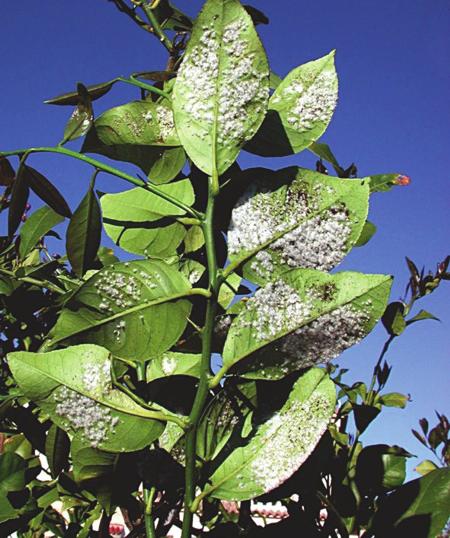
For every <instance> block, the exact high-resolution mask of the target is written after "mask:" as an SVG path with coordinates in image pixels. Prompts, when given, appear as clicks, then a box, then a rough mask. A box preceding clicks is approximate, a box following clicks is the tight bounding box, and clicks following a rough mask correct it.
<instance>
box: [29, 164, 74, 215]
mask: <svg viewBox="0 0 450 538" xmlns="http://www.w3.org/2000/svg"><path fill="white" fill-rule="evenodd" d="M24 175H25V178H26V181H27V183H28V185H29V187H30V188H31V189H32V190H33V191H34V192H35V194H37V195H38V196H39V198H40V199H41V200H42V201H43V202H45V203H46V204H47V205H48V206H49V207H51V208H52V209H53V211H56V213H59V214H60V215H62V216H63V217H68V218H70V217H71V216H72V212H71V211H70V207H69V206H68V205H67V202H66V201H65V199H64V197H63V196H62V195H61V193H60V192H59V191H58V189H57V188H56V187H55V186H54V185H53V184H52V183H50V181H49V180H48V179H47V178H46V177H45V176H43V175H42V174H41V173H40V172H38V171H37V170H35V169H34V168H31V166H26V165H25V166H24Z"/></svg>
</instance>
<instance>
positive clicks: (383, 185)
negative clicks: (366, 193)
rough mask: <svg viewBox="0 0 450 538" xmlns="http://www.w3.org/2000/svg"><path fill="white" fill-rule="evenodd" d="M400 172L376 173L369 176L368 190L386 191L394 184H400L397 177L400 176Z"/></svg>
mask: <svg viewBox="0 0 450 538" xmlns="http://www.w3.org/2000/svg"><path fill="white" fill-rule="evenodd" d="M402 177H403V176H402V175H401V174H378V175H375V176H370V178H369V179H370V192H387V191H390V190H391V189H392V187H395V186H396V185H400V186H401V185H402V183H401V182H399V178H402Z"/></svg>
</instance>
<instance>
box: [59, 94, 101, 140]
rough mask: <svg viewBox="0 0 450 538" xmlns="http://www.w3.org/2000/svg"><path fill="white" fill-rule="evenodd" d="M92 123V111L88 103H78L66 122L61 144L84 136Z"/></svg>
mask: <svg viewBox="0 0 450 538" xmlns="http://www.w3.org/2000/svg"><path fill="white" fill-rule="evenodd" d="M93 123H94V113H93V111H92V107H91V106H90V104H89V106H87V107H86V106H85V105H84V104H83V103H79V104H78V106H77V107H76V108H75V110H74V111H73V112H72V114H71V116H70V118H69V121H68V122H67V123H66V126H65V128H64V136H63V141H62V143H61V145H62V144H65V143H66V142H69V141H70V140H76V139H77V138H80V137H81V136H84V135H85V134H86V133H87V132H88V131H89V129H90V128H91V127H92V125H93Z"/></svg>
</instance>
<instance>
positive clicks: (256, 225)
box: [228, 167, 369, 282]
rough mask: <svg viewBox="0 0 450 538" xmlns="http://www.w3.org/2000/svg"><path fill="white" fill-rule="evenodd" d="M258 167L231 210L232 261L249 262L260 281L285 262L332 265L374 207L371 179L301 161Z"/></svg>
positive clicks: (251, 275) (247, 272)
mask: <svg viewBox="0 0 450 538" xmlns="http://www.w3.org/2000/svg"><path fill="white" fill-rule="evenodd" d="M256 170H257V171H258V175H257V177H259V178H260V179H259V180H258V179H257V180H255V181H253V182H252V183H251V184H250V187H249V188H248V189H247V191H246V192H245V193H244V194H243V196H242V197H241V198H240V199H239V200H238V202H237V204H236V206H235V208H234V209H233V211H232V215H231V222H230V227H229V231H228V251H229V258H230V261H231V262H232V264H233V265H235V266H236V267H238V266H240V265H242V264H243V263H244V262H248V263H246V265H245V267H244V276H245V277H246V278H248V279H249V280H253V281H255V282H259V281H263V282H264V281H267V280H271V279H272V280H273V279H275V278H277V275H278V273H279V272H280V270H283V268H285V267H286V264H287V265H288V266H289V267H304V268H311V269H312V268H314V269H320V270H322V271H329V270H330V269H333V268H334V267H335V266H336V265H337V264H338V263H340V261H341V260H342V259H343V258H344V256H345V255H346V254H347V253H348V252H349V251H350V249H351V248H352V246H353V245H354V244H355V243H356V242H357V240H358V238H359V237H360V235H361V231H362V229H363V226H364V222H365V220H366V217H367V212H368V207H369V188H368V183H367V181H365V180H364V179H340V178H334V177H330V176H326V175H324V174H319V173H318V172H313V171H311V170H306V169H303V168H297V167H290V168H285V169H282V170H279V171H277V172H272V171H266V172H265V174H264V176H263V175H262V174H261V172H260V170H259V169H256ZM263 170H264V169H263ZM255 175H256V173H255ZM266 247H267V248H266Z"/></svg>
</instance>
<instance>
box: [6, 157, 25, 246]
mask: <svg viewBox="0 0 450 538" xmlns="http://www.w3.org/2000/svg"><path fill="white" fill-rule="evenodd" d="M29 195H30V189H29V187H28V182H27V180H26V177H25V173H24V165H23V164H22V166H20V167H19V170H18V172H17V176H16V179H15V181H14V183H13V186H12V192H11V200H10V202H9V211H8V235H9V236H10V237H12V236H13V235H14V233H15V231H16V230H17V228H18V227H19V224H20V221H21V219H22V216H23V214H24V211H25V207H26V205H27V202H28V197H29Z"/></svg>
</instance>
